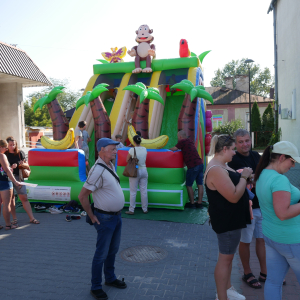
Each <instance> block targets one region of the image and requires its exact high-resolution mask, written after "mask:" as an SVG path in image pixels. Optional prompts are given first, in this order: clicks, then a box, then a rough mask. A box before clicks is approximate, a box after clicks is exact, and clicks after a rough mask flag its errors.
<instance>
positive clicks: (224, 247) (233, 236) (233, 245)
mask: <svg viewBox="0 0 300 300" xmlns="http://www.w3.org/2000/svg"><path fill="white" fill-rule="evenodd" d="M241 231H242V229H236V230H231V231H227V232H224V233H217V237H218V244H219V252H220V253H221V254H234V253H235V252H236V249H237V247H238V245H239V243H240V239H241Z"/></svg>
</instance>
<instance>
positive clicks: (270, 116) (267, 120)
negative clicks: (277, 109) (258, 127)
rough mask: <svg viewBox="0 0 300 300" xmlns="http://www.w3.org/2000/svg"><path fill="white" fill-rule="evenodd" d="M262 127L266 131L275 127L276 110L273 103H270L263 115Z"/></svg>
mask: <svg viewBox="0 0 300 300" xmlns="http://www.w3.org/2000/svg"><path fill="white" fill-rule="evenodd" d="M262 129H263V130H265V131H273V129H274V111H273V107H272V105H271V103H269V104H268V107H267V108H266V109H265V111H264V113H263V115H262Z"/></svg>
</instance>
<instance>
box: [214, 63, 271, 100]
mask: <svg viewBox="0 0 300 300" xmlns="http://www.w3.org/2000/svg"><path fill="white" fill-rule="evenodd" d="M245 60H246V58H242V59H241V60H232V61H231V62H229V63H227V64H226V65H225V67H224V68H223V69H218V70H217V71H215V77H214V78H213V79H212V80H211V82H210V84H211V86H222V87H225V80H224V78H225V77H230V76H231V77H233V78H234V77H235V76H236V75H248V74H249V70H248V66H247V65H249V66H250V90H251V94H254V95H258V96H263V97H269V96H270V88H271V87H274V78H273V77H272V75H271V71H270V69H269V68H265V69H263V70H262V69H261V68H260V65H259V64H255V63H251V64H245ZM235 86H236V81H235V78H234V79H233V88H234V89H235Z"/></svg>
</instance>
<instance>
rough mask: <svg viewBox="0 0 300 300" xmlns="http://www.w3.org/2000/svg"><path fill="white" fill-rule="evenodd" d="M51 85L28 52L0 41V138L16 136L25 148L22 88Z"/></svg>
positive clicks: (20, 144)
mask: <svg viewBox="0 0 300 300" xmlns="http://www.w3.org/2000/svg"><path fill="white" fill-rule="evenodd" d="M48 85H52V83H51V81H50V80H48V78H47V77H46V76H45V75H44V74H43V73H42V72H41V70H40V69H39V68H38V67H37V65H36V64H35V63H34V62H33V61H32V60H31V58H30V57H29V56H28V55H27V54H26V52H24V51H23V50H21V49H18V48H16V47H14V46H11V45H8V44H6V43H3V42H0V105H1V109H0V139H6V137H8V136H13V137H14V138H15V139H16V140H17V142H18V144H19V146H20V147H24V146H25V121H24V104H23V87H31V86H48Z"/></svg>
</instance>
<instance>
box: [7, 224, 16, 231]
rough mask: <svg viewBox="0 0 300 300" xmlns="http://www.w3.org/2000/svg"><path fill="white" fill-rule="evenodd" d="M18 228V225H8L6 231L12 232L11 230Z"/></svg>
mask: <svg viewBox="0 0 300 300" xmlns="http://www.w3.org/2000/svg"><path fill="white" fill-rule="evenodd" d="M16 228H18V226H16V225H6V226H5V230H11V229H16Z"/></svg>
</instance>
